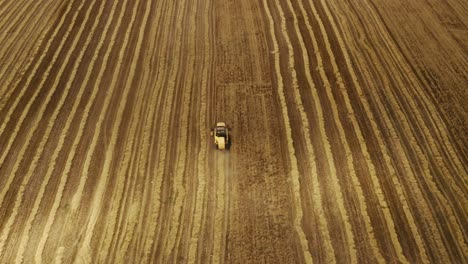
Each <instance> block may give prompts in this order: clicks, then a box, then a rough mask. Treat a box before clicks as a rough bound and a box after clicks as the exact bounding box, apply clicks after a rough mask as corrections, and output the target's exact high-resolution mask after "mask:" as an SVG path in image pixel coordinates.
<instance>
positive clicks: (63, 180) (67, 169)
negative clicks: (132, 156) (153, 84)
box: [36, 2, 124, 262]
mask: <svg viewBox="0 0 468 264" xmlns="http://www.w3.org/2000/svg"><path fill="white" fill-rule="evenodd" d="M117 5H118V2H117V3H115V5H113V6H112V9H111V11H110V13H109V16H108V17H109V19H108V20H107V23H106V25H105V27H104V30H103V34H102V36H103V37H102V38H101V40H100V42H99V43H98V44H97V48H96V50H97V51H98V52H96V53H95V56H93V58H92V59H91V65H90V67H88V71H87V72H86V75H85V77H84V80H83V86H86V85H87V84H88V82H89V80H90V77H91V74H92V69H94V64H95V63H96V60H97V56H99V52H100V50H101V48H102V47H103V45H104V40H105V36H107V32H108V31H109V27H110V25H111V21H112V20H113V18H114V14H115V10H116V8H117ZM123 9H124V5H123V6H122V11H121V13H120V15H119V17H118V24H117V26H116V27H115V28H114V31H113V33H112V36H111V41H110V44H109V47H108V49H107V52H106V54H105V55H104V58H103V62H102V66H101V68H100V71H99V73H98V77H97V79H96V80H97V81H96V84H95V85H94V87H95V88H94V89H92V93H91V95H90V98H89V100H88V102H87V104H86V106H85V108H84V110H83V116H82V118H81V121H80V125H79V128H78V132H77V135H76V137H75V139H74V140H73V143H72V147H71V150H70V152H69V154H68V158H67V161H66V164H65V167H64V170H63V173H62V177H61V178H60V183H59V187H58V190H57V193H56V195H55V199H54V203H53V207H52V210H51V212H50V213H49V217H48V219H47V222H46V226H45V228H44V231H43V232H42V236H41V240H40V241H39V246H38V250H37V251H36V261H37V262H40V261H41V260H40V258H41V255H42V251H43V250H44V246H45V243H46V240H47V238H48V234H49V232H50V229H51V227H52V224H53V221H54V219H55V214H56V212H57V209H58V207H59V205H60V202H61V199H62V196H63V191H64V189H65V185H66V183H67V181H68V178H69V176H70V169H71V165H72V162H73V159H74V157H75V154H76V149H77V147H78V142H79V140H80V139H81V138H82V136H83V132H84V127H85V124H86V121H87V119H88V117H89V114H90V109H91V106H92V105H93V103H94V101H95V99H96V95H97V93H98V91H99V89H98V87H100V82H101V79H102V75H103V73H104V70H105V69H106V67H107V63H108V59H109V55H110V53H111V51H112V49H113V46H114V44H115V38H116V36H117V32H118V29H119V28H120V25H121V23H122V17H123V14H124V10H123ZM111 92H113V91H111V90H108V91H107V95H108V96H107V97H106V99H107V98H109V97H111V96H110V95H109V94H110V93H111ZM108 100H109V99H108ZM78 106H79V104H77V105H74V106H73V110H72V113H76V109H77V107H78ZM73 115H74V114H73ZM69 120H71V119H69ZM70 122H71V121H70ZM70 125H71V124H68V123H67V124H66V126H68V127H69V126H70ZM62 140H64V139H62ZM60 142H62V141H60ZM60 145H61V146H62V147H63V144H60ZM62 147H61V148H62ZM58 153H60V150H59V151H58ZM49 170H50V171H49ZM49 170H48V171H47V174H46V175H49V174H51V173H52V172H53V166H49Z"/></svg>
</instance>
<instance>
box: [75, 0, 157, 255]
mask: <svg viewBox="0 0 468 264" xmlns="http://www.w3.org/2000/svg"><path fill="white" fill-rule="evenodd" d="M139 4H140V0H138V1H137V2H136V3H135V4H134V8H133V10H132V17H131V20H130V23H129V25H133V24H134V22H135V19H136V14H137V12H136V11H137V7H138V5H139ZM148 4H150V2H148ZM148 16H149V9H148V10H145V13H144V15H143V25H145V26H146V21H147V19H148ZM145 26H143V27H140V30H139V32H138V39H137V43H136V48H135V51H139V50H140V49H141V45H142V40H143V32H144V30H145ZM131 29H132V27H131V26H130V27H129V28H128V30H127V32H126V33H125V40H124V42H125V43H128V41H129V35H130V31H131ZM124 47H126V44H125V45H124ZM124 52H125V49H124V48H122V49H121V50H120V54H119V64H118V65H119V66H118V67H120V66H121V61H120V60H121V59H123V58H122V57H123V55H124ZM137 60H138V56H133V58H132V59H131V63H130V73H129V76H128V77H127V80H126V82H125V84H124V86H123V87H124V91H123V95H122V99H121V101H120V103H119V106H118V109H117V116H116V121H115V125H114V127H115V128H119V127H120V125H121V122H122V116H123V110H124V108H125V105H126V103H127V98H128V93H129V90H130V89H129V88H130V87H131V84H132V82H133V79H134V77H135V69H136V62H137ZM116 72H119V71H116ZM117 79H118V78H113V83H112V84H113V85H115V81H114V80H117ZM102 120H103V119H100V120H99V121H101V122H99V124H98V125H97V129H96V131H97V132H98V133H95V134H94V135H95V137H94V138H93V142H96V141H97V136H96V135H99V134H100V131H101V129H100V127H101V124H102ZM118 134H119V133H117V131H116V130H114V133H112V135H111V139H110V143H109V146H108V148H107V149H106V153H105V159H104V165H103V168H102V173H101V177H100V178H99V180H98V183H97V187H96V190H95V193H94V195H93V198H92V200H93V201H95V202H93V203H92V206H91V209H90V214H89V218H88V220H89V221H88V223H87V225H86V232H85V237H84V241H83V242H82V245H81V247H80V248H79V250H78V256H86V255H89V254H90V252H89V250H88V248H89V247H90V246H91V239H92V237H93V231H94V228H95V226H96V222H97V219H98V217H99V213H100V211H101V208H102V206H103V201H102V198H103V195H104V192H105V189H106V184H107V182H108V177H109V174H110V163H111V161H112V159H113V154H114V149H115V145H116V141H117V136H118ZM95 145H96V144H95V143H94V146H95ZM93 152H94V148H91V152H90V153H93ZM90 156H91V155H88V158H89V157H90ZM89 164H90V162H89V159H87V160H86V161H85V166H84V169H83V172H84V175H83V178H88V176H89V175H88V173H89Z"/></svg>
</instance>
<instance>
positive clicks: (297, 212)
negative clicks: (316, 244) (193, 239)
mask: <svg viewBox="0 0 468 264" xmlns="http://www.w3.org/2000/svg"><path fill="white" fill-rule="evenodd" d="M276 4H278V2H276ZM263 6H264V9H265V11H266V15H267V17H268V21H269V26H270V35H271V38H272V40H273V46H274V48H273V52H274V58H275V71H276V75H277V78H278V79H277V80H278V95H279V99H280V105H281V110H282V111H281V112H282V117H283V122H284V129H285V133H286V140H287V147H288V149H289V151H288V153H289V159H290V166H291V168H290V171H289V177H290V179H291V181H292V186H291V187H292V194H293V199H294V229H295V230H296V234H297V236H298V239H299V242H300V246H301V252H302V254H303V258H304V261H305V262H306V263H312V262H313V260H312V255H311V252H310V249H309V245H308V241H307V237H306V235H305V233H304V230H303V228H302V221H303V214H304V213H303V211H302V201H301V191H300V183H299V177H300V174H299V169H298V161H297V157H296V150H295V148H294V142H293V138H292V132H291V121H290V119H289V116H288V106H287V103H286V98H285V90H284V83H283V76H282V74H281V67H280V58H279V50H278V40H277V39H276V36H275V30H274V27H275V24H274V20H273V17H272V14H271V10H270V7H269V6H268V3H267V1H266V0H263ZM284 24H285V18H284V14H283V13H282V12H281V25H282V26H281V29H282V33H283V36H284V37H285V38H287V40H288V41H289V38H288V36H287V33H286V32H285V30H286V29H285V25H284ZM288 48H289V52H290V54H289V59H290V61H289V65H290V67H291V56H292V54H291V52H292V51H291V47H290V43H288ZM293 89H294V90H295V93H296V92H297V87H294V88H293ZM296 96H297V94H296ZM296 96H295V98H296ZM296 103H297V104H300V105H301V106H302V104H301V102H300V101H297V98H296ZM302 110H303V109H302ZM302 112H303V111H301V113H302ZM303 125H307V124H303Z"/></svg>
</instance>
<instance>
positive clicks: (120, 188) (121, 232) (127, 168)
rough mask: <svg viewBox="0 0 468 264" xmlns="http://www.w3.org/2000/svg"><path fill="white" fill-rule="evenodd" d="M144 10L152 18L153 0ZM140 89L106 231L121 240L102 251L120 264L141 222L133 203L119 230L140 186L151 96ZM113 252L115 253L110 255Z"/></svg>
mask: <svg viewBox="0 0 468 264" xmlns="http://www.w3.org/2000/svg"><path fill="white" fill-rule="evenodd" d="M144 10H145V13H144V18H148V17H149V13H150V11H151V1H147V2H146V6H145V9H144ZM142 23H143V24H142V25H144V26H140V35H143V32H144V31H145V28H146V27H147V23H146V22H145V21H143V22H142ZM140 52H141V46H140V47H139V49H136V50H135V55H134V57H135V58H136V60H140V58H141V55H140ZM135 67H136V66H135ZM143 77H144V76H143ZM138 83H139V84H140V83H142V81H141V80H139V81H138ZM132 84H133V82H132V81H131V80H130V83H129V85H130V86H135V85H132ZM137 86H138V87H139V90H138V92H137V96H136V97H137V98H136V100H135V101H134V106H133V108H132V110H131V111H132V112H133V113H135V115H132V117H131V121H130V129H129V131H128V133H127V139H128V140H126V141H125V147H124V150H123V151H124V153H123V159H122V161H121V162H119V164H120V165H119V168H118V170H117V171H116V173H114V175H115V176H114V177H115V178H116V179H115V181H116V186H115V187H114V192H113V195H112V196H113V198H112V201H116V202H115V203H112V204H111V205H110V209H109V211H110V212H109V214H108V216H107V219H109V220H107V221H106V229H109V230H112V229H113V230H115V231H117V234H113V236H117V237H116V240H115V242H114V247H113V249H112V250H109V248H107V250H105V251H101V252H108V254H109V255H111V256H113V257H112V259H113V261H114V262H115V261H116V260H115V259H114V258H116V259H117V260H119V259H124V257H125V255H126V254H127V250H128V246H129V243H130V241H131V238H132V237H133V232H132V230H133V229H132V228H129V227H134V226H135V225H136V221H137V219H136V215H135V213H134V212H133V210H137V208H134V202H133V201H131V202H130V203H131V204H130V206H129V207H130V209H132V210H130V213H129V216H128V217H125V221H128V222H127V223H126V225H125V226H124V228H119V227H121V225H123V223H124V222H125V221H124V220H123V219H122V218H123V217H124V216H125V213H126V212H125V211H124V210H125V208H127V204H126V202H125V200H126V199H130V200H132V194H133V193H134V189H135V185H136V183H135V182H133V181H132V180H134V179H135V178H136V176H137V175H136V173H132V172H133V171H134V170H132V167H134V163H135V162H134V159H133V157H134V156H135V155H137V152H138V151H137V150H136V148H138V147H137V145H136V144H135V140H136V138H137V135H138V132H139V130H140V129H141V128H140V129H139V126H141V123H142V122H141V115H142V114H143V113H142V109H143V106H144V101H145V98H146V97H145V95H147V94H148V87H147V86H141V85H137ZM142 87H146V88H142ZM110 172H112V171H110ZM124 189H125V191H124ZM119 216H120V217H119ZM117 218H119V221H118V223H117V224H116V223H115V222H116V219H117ZM127 230H129V231H127ZM106 238H107V237H104V239H106ZM107 240H110V241H108V242H107V243H106V244H108V245H109V246H110V244H111V243H112V236H111V239H107ZM111 252H112V253H114V254H110V253H111ZM101 257H103V258H104V259H101V260H102V261H103V262H104V261H105V259H109V257H108V256H107V253H106V254H103V255H101Z"/></svg>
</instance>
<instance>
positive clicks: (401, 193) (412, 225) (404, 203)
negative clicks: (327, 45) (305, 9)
mask: <svg viewBox="0 0 468 264" xmlns="http://www.w3.org/2000/svg"><path fill="white" fill-rule="evenodd" d="M313 11H314V13H316V10H315V8H314V10H313ZM316 17H317V18H318V19H319V20H320V17H319V15H318V14H317V15H316ZM331 23H332V24H334V22H333V21H331ZM334 29H335V30H334V32H335V33H336V36H337V38H338V42H339V44H340V48H341V51H342V52H343V55H344V57H345V60H346V63H347V67H348V69H349V73H350V75H351V78H352V82H353V85H354V87H356V90H357V93H358V94H360V95H361V94H364V92H363V90H362V87H361V85H360V84H359V82H358V80H357V76H356V74H355V72H354V70H353V68H352V67H351V64H350V59H349V56H348V54H347V52H346V49H345V48H344V45H343V39H342V37H341V35H339V32H338V31H337V28H336V25H335V26H334ZM322 32H324V36H325V38H326V39H328V35H327V33H326V31H325V30H324V29H322ZM330 54H331V55H332V56H333V54H332V53H330ZM333 57H334V56H333ZM333 57H332V59H333V61H335V59H334V58H333ZM338 74H339V72H338ZM367 78H368V79H369V80H371V79H372V78H371V77H370V76H368V77H367ZM340 80H342V79H341V76H340ZM361 102H362V105H363V107H364V109H365V111H366V113H368V114H369V115H370V116H369V118H368V120H369V123H370V124H371V126H372V130H373V131H374V132H375V133H376V139H377V141H378V143H379V146H381V147H382V148H381V150H382V153H383V156H384V159H385V161H386V162H385V164H387V168H388V169H389V171H390V175H391V177H392V181H393V184H394V186H395V188H396V191H397V193H398V197H399V199H400V202H401V203H402V206H403V209H404V212H405V216H406V217H407V220H408V224H409V225H410V228H411V231H412V232H413V236H414V238H415V239H416V243H417V245H418V248H419V250H420V251H421V254H422V258H423V260H424V261H425V262H426V261H427V254H426V252H425V249H424V246H423V242H422V239H421V236H420V234H419V231H418V229H417V226H416V224H415V220H414V218H413V216H412V214H411V212H410V211H409V206H408V202H407V201H406V199H405V196H404V191H403V189H402V187H401V183H400V182H399V180H398V178H397V176H396V172H395V169H394V168H393V166H391V165H390V164H392V162H391V157H390V155H389V153H388V149H387V147H386V145H385V144H384V141H383V137H382V133H381V131H380V129H379V128H378V125H377V124H376V122H375V117H374V115H373V112H372V110H371V109H370V106H369V102H368V101H367V99H366V98H362V100H361ZM374 182H376V181H375V180H374ZM379 189H380V187H379Z"/></svg>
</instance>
